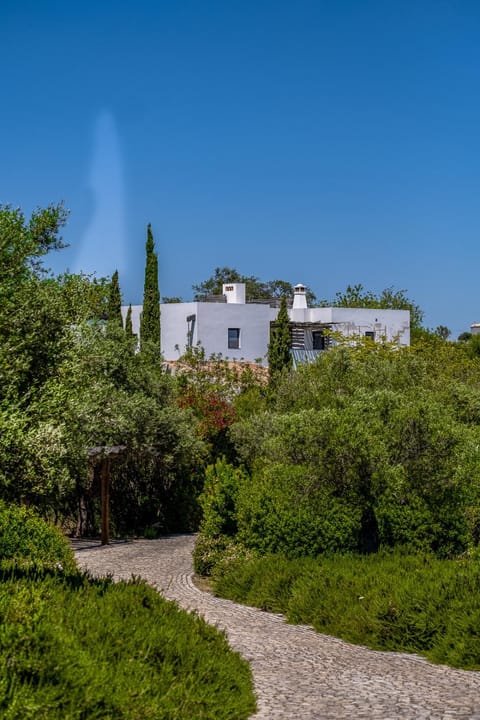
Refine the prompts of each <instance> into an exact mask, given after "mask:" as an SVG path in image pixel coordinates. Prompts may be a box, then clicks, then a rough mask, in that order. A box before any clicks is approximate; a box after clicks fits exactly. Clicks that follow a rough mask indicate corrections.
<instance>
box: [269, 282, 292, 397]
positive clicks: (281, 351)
mask: <svg viewBox="0 0 480 720" xmlns="http://www.w3.org/2000/svg"><path fill="white" fill-rule="evenodd" d="M291 345H292V342H291V337H290V320H289V317H288V311H287V302H286V299H285V295H283V296H282V300H281V303H280V310H279V311H278V316H277V320H276V322H275V324H274V326H273V328H272V330H271V337H270V343H269V346H268V352H267V357H268V367H269V373H270V382H271V384H272V385H275V384H276V383H277V381H278V379H279V376H280V375H281V374H282V373H283V372H284V371H285V370H289V369H290V368H291V367H292V355H291Z"/></svg>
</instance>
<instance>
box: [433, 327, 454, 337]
mask: <svg viewBox="0 0 480 720" xmlns="http://www.w3.org/2000/svg"><path fill="white" fill-rule="evenodd" d="M435 334H436V335H438V337H441V338H442V340H448V338H449V337H450V335H451V334H452V331H451V330H449V328H448V327H447V326H446V325H438V327H436V328H435Z"/></svg>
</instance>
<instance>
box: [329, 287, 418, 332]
mask: <svg viewBox="0 0 480 720" xmlns="http://www.w3.org/2000/svg"><path fill="white" fill-rule="evenodd" d="M332 304H333V305H334V306H336V307H357V308H384V309H390V310H409V311H410V327H411V328H412V329H416V328H419V327H421V325H422V321H423V311H422V310H421V308H420V307H419V306H418V305H417V304H416V303H415V302H413V300H410V298H409V297H408V296H407V295H406V292H405V290H395V289H394V288H393V287H389V288H385V289H384V290H382V291H381V292H380V293H379V294H378V295H376V294H375V293H373V292H372V291H371V290H365V288H364V287H363V285H362V284H361V283H358V284H357V285H348V286H347V288H346V290H345V291H344V292H337V293H336V295H335V298H334V300H333V303H332Z"/></svg>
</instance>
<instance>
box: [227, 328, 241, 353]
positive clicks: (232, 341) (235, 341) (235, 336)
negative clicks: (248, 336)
mask: <svg viewBox="0 0 480 720" xmlns="http://www.w3.org/2000/svg"><path fill="white" fill-rule="evenodd" d="M239 347H240V328H228V349H229V350H238V349H239Z"/></svg>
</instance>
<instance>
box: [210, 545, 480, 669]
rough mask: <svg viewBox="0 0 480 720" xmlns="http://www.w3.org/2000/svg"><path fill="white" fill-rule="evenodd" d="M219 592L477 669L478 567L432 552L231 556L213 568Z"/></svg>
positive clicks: (354, 636)
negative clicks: (327, 555)
mask: <svg viewBox="0 0 480 720" xmlns="http://www.w3.org/2000/svg"><path fill="white" fill-rule="evenodd" d="M212 577H213V582H214V589H215V592H216V594H218V595H220V596H222V597H228V598H230V599H232V600H235V601H237V602H242V603H247V604H249V605H255V606H257V607H260V608H262V609H264V610H270V611H273V612H282V613H285V614H286V615H287V618H288V620H289V621H290V622H295V623H301V624H309V625H313V627H314V628H315V630H317V631H318V632H321V633H326V634H329V635H335V636H337V637H341V638H343V639H345V640H348V641H349V642H354V643H360V644H362V645H368V646H369V647H372V648H376V649H382V650H397V651H398V650H403V651H408V652H417V653H421V654H423V655H426V656H427V658H429V659H430V660H433V661H435V662H441V663H448V664H450V665H453V666H455V667H464V668H468V669H479V668H480V642H479V639H480V638H479V631H478V620H479V612H480V611H479V606H478V594H479V591H480V568H479V566H478V562H477V561H476V560H474V559H473V558H472V559H462V560H438V559H434V558H433V557H431V556H429V555H422V554H417V555H402V554H400V553H393V554H390V553H389V554H387V553H379V554H376V555H364V556H356V555H343V556H340V555H335V556H333V557H322V558H317V559H312V558H302V559H295V560H288V559H286V558H285V557H283V556H281V555H267V556H264V557H250V558H245V557H240V558H236V559H235V558H234V557H233V554H232V553H231V559H230V561H229V562H222V563H221V564H220V565H218V566H217V568H214V570H213V575H212Z"/></svg>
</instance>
